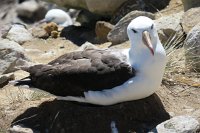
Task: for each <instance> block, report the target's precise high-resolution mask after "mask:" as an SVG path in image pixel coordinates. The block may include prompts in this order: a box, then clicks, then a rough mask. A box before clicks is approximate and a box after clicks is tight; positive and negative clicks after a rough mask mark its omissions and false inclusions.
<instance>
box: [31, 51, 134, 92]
mask: <svg viewBox="0 0 200 133" xmlns="http://www.w3.org/2000/svg"><path fill="white" fill-rule="evenodd" d="M27 71H28V72H29V73H30V78H31V82H32V85H33V86H35V87H36V88H39V89H42V90H45V91H47V92H50V93H52V94H55V95H59V96H67V95H70V96H81V95H83V92H84V91H88V90H102V89H109V88H113V87H115V86H118V85H121V84H122V83H123V82H125V81H127V80H128V79H129V78H131V77H133V76H134V75H135V72H134V70H133V69H132V67H131V66H130V65H128V64H127V63H126V62H124V61H121V60H120V59H119V58H117V57H116V56H114V55H113V54H112V52H111V51H110V50H96V49H93V50H85V51H78V52H72V53H67V54H65V55H62V56H60V57H59V58H57V59H55V60H53V61H51V62H50V63H48V65H36V66H32V67H30V68H29V69H28V70H27Z"/></svg>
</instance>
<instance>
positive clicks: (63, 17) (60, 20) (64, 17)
mask: <svg viewBox="0 0 200 133" xmlns="http://www.w3.org/2000/svg"><path fill="white" fill-rule="evenodd" d="M44 22H47V23H48V22H55V23H56V24H58V25H60V26H63V27H67V26H69V25H72V24H73V22H72V18H71V17H70V16H69V14H67V13H66V12H65V11H63V10H61V9H51V10H49V11H48V12H47V13H46V15H45V18H44V19H43V20H41V21H40V22H39V23H44Z"/></svg>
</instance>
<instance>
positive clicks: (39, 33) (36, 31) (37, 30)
mask: <svg viewBox="0 0 200 133" xmlns="http://www.w3.org/2000/svg"><path fill="white" fill-rule="evenodd" d="M32 35H33V37H36V38H42V39H47V38H48V37H49V34H48V33H47V32H46V31H45V29H44V28H42V27H34V28H33V29H32Z"/></svg>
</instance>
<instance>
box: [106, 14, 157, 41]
mask: <svg viewBox="0 0 200 133" xmlns="http://www.w3.org/2000/svg"><path fill="white" fill-rule="evenodd" d="M138 16H147V17H149V18H151V19H155V16H154V14H152V13H149V12H143V11H132V12H130V13H128V14H127V15H126V16H125V17H123V18H122V19H121V20H120V21H119V22H118V23H117V24H116V25H115V27H114V29H113V30H111V31H110V32H109V34H108V36H107V38H108V40H109V41H110V42H112V43H113V44H120V43H123V42H125V41H127V40H128V35H127V33H126V28H127V26H128V24H129V23H130V22H131V21H132V20H133V19H134V18H136V17H138Z"/></svg>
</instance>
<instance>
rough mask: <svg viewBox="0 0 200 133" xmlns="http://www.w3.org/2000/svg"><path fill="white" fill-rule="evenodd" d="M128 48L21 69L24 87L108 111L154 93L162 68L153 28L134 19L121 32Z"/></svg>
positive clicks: (74, 54) (79, 54) (77, 54)
mask: <svg viewBox="0 0 200 133" xmlns="http://www.w3.org/2000/svg"><path fill="white" fill-rule="evenodd" d="M127 34H128V37H129V40H130V41H131V48H130V49H124V50H121V51H120V52H119V51H115V50H111V49H103V50H100V49H86V50H84V51H76V52H72V53H67V54H64V55H62V56H60V57H59V58H57V59H55V60H53V61H51V62H50V63H48V64H47V65H35V66H31V67H28V68H24V70H25V71H27V72H29V73H30V76H29V77H28V78H30V80H28V81H27V80H26V79H25V80H19V81H17V82H18V83H17V84H16V85H24V84H28V85H31V86H33V87H36V88H39V89H41V90H44V91H47V92H50V93H52V94H54V95H56V96H58V99H59V100H67V101H77V102H85V103H91V104H97V105H112V104H116V103H120V102H125V101H131V100H137V99H142V98H145V97H148V96H150V95H151V94H153V93H154V92H155V91H156V89H157V88H158V87H159V85H160V83H161V80H162V76H163V73H164V69H165V65H166V54H165V50H164V48H163V46H162V44H161V42H160V40H159V38H158V34H157V31H156V28H155V23H154V22H153V20H151V19H150V18H147V17H144V16H140V17H137V18H135V19H133V20H132V21H131V22H130V24H129V25H128V27H127Z"/></svg>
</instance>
